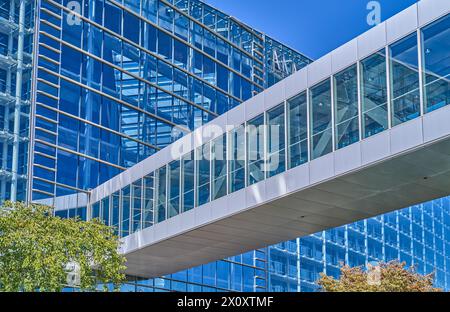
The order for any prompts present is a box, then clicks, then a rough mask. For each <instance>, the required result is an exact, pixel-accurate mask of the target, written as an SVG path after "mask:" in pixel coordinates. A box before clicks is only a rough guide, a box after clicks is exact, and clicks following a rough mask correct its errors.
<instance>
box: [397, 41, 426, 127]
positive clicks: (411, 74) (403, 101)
mask: <svg viewBox="0 0 450 312" xmlns="http://www.w3.org/2000/svg"><path fill="white" fill-rule="evenodd" d="M389 49H390V60H389V61H390V69H391V73H390V75H391V96H392V125H393V126H396V125H398V124H401V123H403V122H405V121H408V120H411V119H414V118H416V117H418V116H419V115H420V94H419V72H418V52H417V35H416V33H414V34H411V35H409V36H408V37H406V38H404V39H402V40H400V41H398V42H396V43H394V44H393V45H391V46H390V47H389Z"/></svg>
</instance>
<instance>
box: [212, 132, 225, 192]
mask: <svg viewBox="0 0 450 312" xmlns="http://www.w3.org/2000/svg"><path fill="white" fill-rule="evenodd" d="M226 146H227V136H226V135H225V134H224V135H222V136H220V137H218V138H217V139H215V140H214V141H213V143H212V150H211V151H212V166H211V169H212V171H213V172H212V177H213V180H212V183H213V187H212V200H215V199H218V198H221V197H223V196H225V195H226V194H227V150H226Z"/></svg>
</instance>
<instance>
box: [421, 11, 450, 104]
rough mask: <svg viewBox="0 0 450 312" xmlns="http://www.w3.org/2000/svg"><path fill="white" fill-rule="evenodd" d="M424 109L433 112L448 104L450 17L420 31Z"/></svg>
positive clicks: (449, 95)
mask: <svg viewBox="0 0 450 312" xmlns="http://www.w3.org/2000/svg"><path fill="white" fill-rule="evenodd" d="M422 38H423V51H422V53H423V59H424V67H425V68H424V70H425V103H426V105H425V107H426V110H427V111H432V110H435V109H437V108H439V107H442V106H445V105H448V104H449V103H450V57H449V51H450V15H447V16H446V17H444V18H442V19H441V20H439V21H437V22H434V23H433V24H431V25H430V26H427V27H425V28H424V29H423V31H422Z"/></svg>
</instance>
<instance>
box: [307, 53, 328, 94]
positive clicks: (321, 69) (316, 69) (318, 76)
mask: <svg viewBox="0 0 450 312" xmlns="http://www.w3.org/2000/svg"><path fill="white" fill-rule="evenodd" d="M307 68H308V87H312V86H313V85H315V84H316V83H318V82H320V81H322V80H324V79H326V78H329V76H330V75H331V54H326V55H325V56H323V57H321V58H320V59H318V60H317V61H314V62H312V63H311V64H310V65H309V66H308V67H307Z"/></svg>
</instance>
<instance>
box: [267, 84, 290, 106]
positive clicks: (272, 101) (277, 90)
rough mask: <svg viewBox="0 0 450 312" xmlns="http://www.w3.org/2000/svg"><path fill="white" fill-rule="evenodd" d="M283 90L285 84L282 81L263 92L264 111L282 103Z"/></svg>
mask: <svg viewBox="0 0 450 312" xmlns="http://www.w3.org/2000/svg"><path fill="white" fill-rule="evenodd" d="M284 88H285V82H284V80H282V81H280V82H279V83H277V84H276V85H274V86H272V87H270V88H269V89H267V90H266V91H265V92H264V110H269V109H271V108H272V107H275V106H277V105H278V104H280V103H282V102H283V101H284V99H285V93H284Z"/></svg>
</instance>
